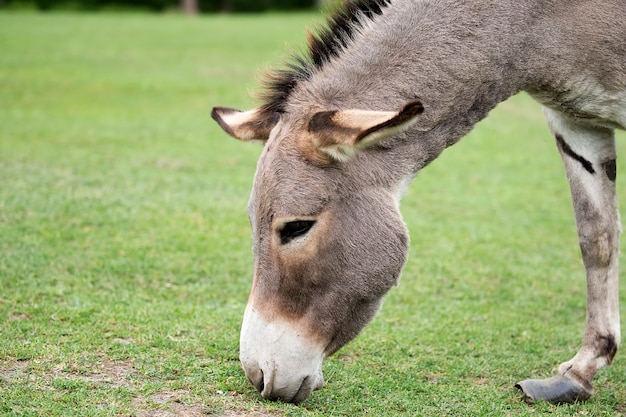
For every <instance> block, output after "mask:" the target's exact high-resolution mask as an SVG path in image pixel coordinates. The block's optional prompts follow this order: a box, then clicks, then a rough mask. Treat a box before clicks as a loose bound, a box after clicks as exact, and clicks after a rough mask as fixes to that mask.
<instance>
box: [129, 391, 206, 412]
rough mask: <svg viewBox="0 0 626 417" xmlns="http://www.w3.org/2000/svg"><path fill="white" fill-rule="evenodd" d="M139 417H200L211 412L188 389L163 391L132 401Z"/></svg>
mask: <svg viewBox="0 0 626 417" xmlns="http://www.w3.org/2000/svg"><path fill="white" fill-rule="evenodd" d="M132 403H133V406H134V407H135V408H136V409H137V417H175V416H181V417H200V416H206V415H207V414H208V413H209V412H208V410H207V409H206V407H204V406H202V405H201V404H199V403H198V401H197V400H194V398H193V396H192V395H191V393H190V392H189V391H187V390H174V391H161V392H158V393H156V394H152V395H151V396H149V397H148V398H145V397H136V398H134V399H133V401H132Z"/></svg>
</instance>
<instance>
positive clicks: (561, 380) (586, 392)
mask: <svg viewBox="0 0 626 417" xmlns="http://www.w3.org/2000/svg"><path fill="white" fill-rule="evenodd" d="M515 387H516V388H519V389H520V390H522V392H523V393H524V400H525V401H526V402H527V403H529V404H532V403H534V402H535V401H541V400H543V401H548V402H550V403H552V404H559V403H573V402H574V401H584V400H586V399H588V398H589V397H591V395H592V394H593V387H591V385H589V387H585V386H583V385H582V384H580V383H578V382H576V381H574V380H573V379H570V378H568V377H566V376H564V375H555V376H553V377H552V378H547V379H527V380H526V381H522V382H519V383H517V384H515Z"/></svg>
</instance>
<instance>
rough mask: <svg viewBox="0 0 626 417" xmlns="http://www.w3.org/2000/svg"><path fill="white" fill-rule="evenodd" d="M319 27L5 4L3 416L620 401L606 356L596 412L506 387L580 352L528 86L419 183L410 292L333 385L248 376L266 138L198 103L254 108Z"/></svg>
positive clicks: (0, 219)
mask: <svg viewBox="0 0 626 417" xmlns="http://www.w3.org/2000/svg"><path fill="white" fill-rule="evenodd" d="M317 19H318V17H317V16H314V15H309V14H293V15H277V14H268V15H260V16H203V17H200V18H196V19H188V18H184V17H182V16H177V15H160V16H155V15H140V14H98V15H89V14H63V13H55V14H49V15H39V14H29V13H0V50H1V51H2V53H0V109H1V111H0V179H1V182H0V318H1V320H0V335H1V336H2V337H0V414H2V415H7V416H18V415H19V416H29V415H32V416H39V415H49V416H68V415H73V416H92V415H93V416H95V415H97V416H102V415H137V416H149V415H179V416H185V415H187V416H196V415H202V414H210V415H217V416H259V415H266V416H328V415H346V416H348V415H349V416H354V415H363V414H370V415H377V416H400V415H407V416H415V415H421V416H428V415H432V416H442V415H475V416H526V415H551V416H560V415H578V416H584V415H594V416H603V415H606V416H608V415H611V416H613V415H623V414H624V413H625V412H626V411H625V410H626V383H625V382H624V381H626V367H625V366H624V361H623V359H622V355H619V354H618V356H617V358H616V360H615V362H614V364H613V366H612V367H610V368H607V369H605V370H603V371H601V372H600V373H599V375H598V376H597V378H596V381H595V385H596V388H597V394H596V396H594V397H593V398H592V399H591V400H590V401H588V402H586V403H577V404H571V405H562V406H558V407H557V406H553V405H549V404H545V403H539V404H536V405H532V406H529V405H526V404H525V403H523V402H522V401H521V400H520V396H519V395H518V393H517V392H516V391H515V390H514V389H513V388H512V387H513V384H514V383H515V382H516V381H518V380H520V379H524V378H527V377H545V376H548V375H550V374H551V373H552V369H553V367H554V366H555V365H557V364H558V363H560V362H561V361H564V360H567V359H569V358H570V357H571V356H572V355H573V354H574V353H575V352H576V349H577V348H578V345H579V342H580V339H581V337H582V332H583V326H584V318H585V280H584V271H583V268H582V262H581V261H580V256H579V253H578V245H577V241H576V233H575V227H574V220H573V214H572V209H571V203H570V201H569V192H568V190H567V184H566V181H565V176H564V174H563V172H562V166H561V162H560V161H559V157H558V155H557V152H556V149H555V145H554V144H553V143H552V140H551V138H550V134H549V132H548V130H547V128H546V127H545V124H544V122H543V118H542V116H541V111H540V109H539V106H538V105H536V104H535V103H533V102H532V100H530V99H529V98H528V97H527V96H525V95H519V96H516V97H514V98H512V99H511V100H509V101H507V102H505V103H503V104H502V105H501V106H500V107H498V108H497V109H496V110H495V111H494V112H493V113H492V114H491V115H490V117H489V118H488V119H487V120H485V121H484V122H482V123H480V124H479V125H478V126H477V128H476V129H475V130H474V131H473V132H472V133H471V134H470V135H469V136H468V137H467V138H465V139H464V140H463V141H462V142H461V143H459V144H458V145H456V146H455V147H453V148H451V149H449V150H447V151H446V152H445V153H444V155H443V156H442V157H441V158H439V159H438V160H437V161H435V162H434V163H433V164H432V165H431V166H429V167H428V168H426V169H425V170H424V171H423V172H422V173H421V174H420V175H419V176H418V178H417V179H416V181H415V183H414V184H413V186H412V187H411V188H410V190H409V192H408V194H407V196H406V197H405V199H404V201H403V213H404V216H405V220H406V222H407V224H408V226H409V228H410V231H411V235H412V249H411V256H410V260H409V262H408V264H407V266H406V269H405V271H404V273H403V276H402V279H401V282H400V285H399V286H398V287H397V288H395V289H393V290H392V291H391V293H390V294H389V296H388V298H387V301H386V303H385V306H384V307H383V309H382V311H381V313H380V314H379V316H378V317H377V318H376V319H375V320H374V322H373V323H372V324H371V325H370V326H369V327H367V328H366V329H365V330H364V331H363V333H362V334H361V335H360V336H359V337H358V338H357V339H355V340H354V341H353V342H351V343H350V344H348V345H347V346H346V347H344V348H343V349H342V350H341V351H340V352H339V353H338V354H336V355H335V356H333V357H332V358H330V359H329V360H328V361H327V362H326V364H325V366H324V371H325V378H326V386H325V387H324V389H323V390H321V391H318V392H316V393H314V394H313V395H312V397H311V398H310V399H309V400H307V401H306V402H305V403H304V404H303V405H301V406H299V407H296V406H292V405H288V404H281V403H271V402H266V401H263V400H261V399H260V398H259V396H258V394H257V393H256V392H255V391H254V388H253V387H252V386H251V385H250V384H248V383H247V382H246V381H245V378H244V375H243V372H242V371H241V370H240V367H239V362H238V330H239V324H240V320H241V316H242V313H243V309H244V306H245V302H246V298H247V294H248V291H249V286H250V275H251V269H252V268H251V262H252V255H251V251H250V232H249V226H248V224H247V219H246V214H245V207H246V202H247V198H248V193H249V189H250V186H251V181H252V175H253V172H254V168H255V162H256V158H257V157H258V155H259V153H260V148H258V147H256V146H250V145H245V144H242V143H238V142H236V141H234V140H230V139H229V138H227V137H226V136H225V135H224V134H223V133H221V132H220V130H219V128H218V127H217V126H216V125H215V124H214V123H213V122H212V121H211V120H210V118H209V110H210V107H211V106H213V105H228V106H232V107H239V108H247V107H250V106H252V105H254V101H253V100H251V99H250V98H249V93H250V91H254V90H255V89H256V79H257V78H258V75H259V74H260V70H259V68H261V69H262V68H267V67H268V66H269V65H270V64H279V63H280V60H281V58H280V57H281V56H284V52H285V43H287V44H289V45H292V46H291V47H289V48H287V49H295V50H297V49H299V48H301V45H302V42H303V40H304V36H303V35H304V32H305V27H306V26H310V25H311V22H314V21H317ZM619 139H620V141H619V147H620V153H624V151H625V150H624V146H626V145H625V143H624V135H623V134H620V138H619ZM620 161H621V160H620ZM623 170H624V164H623V163H621V162H619V164H618V171H620V172H622V171H623ZM618 187H619V183H618ZM623 199H624V197H622V205H624V203H623ZM622 295H623V292H622Z"/></svg>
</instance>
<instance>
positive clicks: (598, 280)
mask: <svg viewBox="0 0 626 417" xmlns="http://www.w3.org/2000/svg"><path fill="white" fill-rule="evenodd" d="M545 113H546V117H547V119H548V122H549V124H550V128H551V129H552V132H553V133H554V136H555V138H556V141H557V145H558V148H559V152H560V154H561V157H562V159H563V163H564V165H565V171H566V173H567V178H568V181H569V184H570V189H571V194H572V200H573V205H574V211H575V214H576V224H577V228H578V240H579V243H580V249H581V252H582V257H583V262H584V264H585V269H586V272H587V321H586V328H585V334H584V336H583V343H582V347H581V348H580V350H579V351H578V353H577V354H576V355H575V356H574V357H573V358H572V359H571V360H569V361H567V362H565V363H562V364H561V365H560V366H559V368H558V374H557V375H556V376H553V377H552V378H548V379H543V380H537V379H531V380H526V381H522V382H520V383H518V384H517V385H516V387H517V388H519V389H521V390H522V391H523V393H524V398H525V399H526V401H527V402H530V403H532V402H535V401H538V400H545V401H549V402H552V403H562V402H573V401H576V400H586V399H587V398H589V397H590V396H591V395H592V394H593V386H592V385H591V382H592V380H593V377H594V375H595V374H596V372H597V371H598V370H599V369H600V368H602V367H604V366H606V365H608V364H610V363H611V361H612V360H613V357H614V356H615V353H616V352H617V348H618V346H619V343H620V325H619V300H618V256H619V234H620V233H621V225H620V219H619V213H618V208H617V198H616V194H615V176H616V174H615V140H614V133H613V131H612V130H609V129H603V128H588V127H583V126H580V125H577V124H576V123H574V122H572V121H571V120H569V119H567V118H566V117H564V116H562V115H561V114H559V113H557V112H555V111H553V110H549V109H545Z"/></svg>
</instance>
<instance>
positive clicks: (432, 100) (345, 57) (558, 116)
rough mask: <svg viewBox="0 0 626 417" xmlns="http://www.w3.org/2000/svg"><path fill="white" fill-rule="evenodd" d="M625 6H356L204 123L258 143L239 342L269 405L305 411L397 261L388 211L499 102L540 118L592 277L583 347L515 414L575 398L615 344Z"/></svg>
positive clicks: (625, 119)
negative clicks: (518, 97)
mask: <svg viewBox="0 0 626 417" xmlns="http://www.w3.org/2000/svg"><path fill="white" fill-rule="evenodd" d="M625 22H626V3H624V1H621V0H603V1H598V0H571V1H557V0H523V1H520V0H500V1H496V0H472V1H456V0H351V1H348V2H346V4H345V5H344V7H343V8H341V9H340V10H338V11H335V12H333V13H332V15H331V16H330V17H329V18H328V21H327V23H326V25H325V26H324V28H322V29H320V30H319V31H318V32H317V33H316V34H309V43H308V47H307V48H306V52H305V53H303V54H301V55H296V56H294V57H292V58H291V59H290V60H288V61H287V64H286V66H285V67H284V68H283V69H280V70H276V71H274V72H272V73H270V74H269V76H268V78H267V79H266V86H265V87H266V88H265V90H264V91H265V92H264V93H263V94H262V97H261V98H262V104H261V105H260V106H259V107H258V108H255V109H252V110H248V111H238V110H234V109H230V108H223V107H216V108H214V109H213V111H212V113H211V115H212V117H213V118H214V119H215V120H216V121H217V122H218V123H219V125H220V126H221V127H222V129H223V130H224V131H225V132H226V133H228V134H229V135H231V136H233V137H235V138H237V139H240V140H243V141H249V140H259V141H262V142H263V144H264V149H263V152H262V154H261V156H260V158H259V161H258V166H257V171H256V174H255V177H254V185H253V189H252V193H251V197H250V202H249V206H248V215H249V218H250V223H251V226H252V234H253V253H254V273H253V280H252V289H251V293H250V297H249V300H248V304H247V306H246V309H245V313H244V318H243V323H242V327H241V338H240V359H241V363H242V366H243V369H244V371H245V374H246V377H247V378H248V380H249V381H250V382H251V383H252V384H253V385H254V386H255V387H256V388H257V389H258V391H260V392H261V395H262V396H263V397H264V398H269V399H280V400H282V401H286V402H294V403H299V402H302V401H304V400H305V399H306V398H307V397H308V396H309V395H310V394H311V392H312V391H313V390H316V389H319V388H321V386H322V384H323V377H322V362H323V360H324V358H325V357H327V356H329V355H331V354H333V353H334V352H336V351H337V350H338V349H339V348H340V347H342V346H343V345H344V344H346V343H347V342H348V341H350V340H351V339H352V338H354V337H355V336H356V335H357V334H358V333H359V331H360V330H361V329H362V328H363V327H364V326H365V325H366V324H367V323H368V322H369V321H370V320H371V319H372V318H373V316H374V315H375V314H376V312H377V310H378V308H379V306H380V304H381V300H382V298H383V296H384V295H385V293H387V291H389V289H390V288H391V287H392V286H394V285H395V284H396V283H397V280H398V277H399V275H400V272H401V270H402V268H403V266H404V263H405V260H406V257H407V249H408V242H409V239H408V234H407V230H406V227H405V225H404V223H403V220H402V216H401V214H400V210H399V201H400V198H401V197H402V194H403V192H404V191H405V189H406V187H407V186H408V184H409V183H410V182H411V180H412V179H413V178H414V177H415V175H416V174H417V172H418V171H419V170H420V169H422V168H423V167H425V166H426V165H427V164H428V163H429V162H431V161H432V160H434V159H435V158H436V157H437V156H438V155H439V154H440V153H441V152H442V151H443V150H444V149H445V148H447V147H448V146H450V145H453V144H454V143H456V142H457V141H458V140H459V139H460V138H461V137H463V136H464V135H465V134H466V133H467V132H468V131H469V130H470V129H471V128H472V127H473V126H474V125H475V124H476V123H477V122H478V121H479V120H481V119H483V118H484V117H486V115H487V113H488V112H489V111H490V110H491V109H492V108H494V107H495V106H496V105H497V104H498V103H499V102H501V101H503V100H505V99H506V98H508V97H510V96H512V95H513V94H515V93H517V92H519V91H526V92H528V93H529V94H530V95H531V96H532V97H534V98H535V99H536V100H537V101H539V103H541V104H542V105H543V109H544V112H545V116H546V118H547V121H548V124H549V126H550V129H551V131H552V133H553V135H554V137H555V139H556V144H557V148H558V151H559V153H560V155H561V157H562V160H563V164H564V166H565V171H566V174H567V178H568V181H569V185H570V189H571V195H572V200H573V206H574V209H575V215H576V222H577V230H578V237H579V242H580V249H581V252H582V258H583V261H584V265H585V269H586V273H587V319H586V328H585V332H584V336H583V340H582V346H581V347H580V350H579V351H578V352H577V353H576V355H575V356H574V357H573V358H572V359H570V360H569V361H567V362H564V363H562V364H561V365H560V366H559V367H558V372H557V374H556V375H555V376H553V377H550V378H547V379H543V380H539V379H530V380H525V381H522V382H520V383H518V384H517V385H516V387H518V388H519V389H521V390H522V395H523V396H524V398H525V399H526V401H528V402H534V401H538V400H545V401H550V402H553V403H561V402H572V401H576V400H586V399H588V398H589V397H590V396H591V395H592V394H593V392H594V389H593V386H592V380H593V378H594V375H595V374H596V372H597V371H598V370H599V369H600V368H602V367H604V366H605V365H608V364H610V363H611V362H612V360H613V358H614V356H615V354H616V352H617V349H618V346H619V343H620V323H619V301H618V254H619V235H620V232H621V226H620V220H619V213H618V208H617V199H616V192H615V178H616V165H615V158H616V155H615V140H614V129H624V128H625V127H626V24H625Z"/></svg>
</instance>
